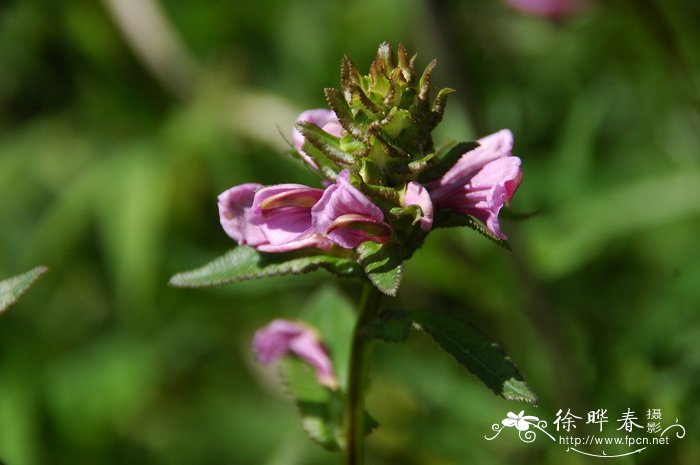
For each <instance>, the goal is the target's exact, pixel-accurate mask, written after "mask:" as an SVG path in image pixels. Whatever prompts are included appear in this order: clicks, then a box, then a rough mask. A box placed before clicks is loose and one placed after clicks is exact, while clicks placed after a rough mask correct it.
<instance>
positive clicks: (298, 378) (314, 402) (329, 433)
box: [281, 357, 342, 451]
mask: <svg viewBox="0 0 700 465" xmlns="http://www.w3.org/2000/svg"><path fill="white" fill-rule="evenodd" d="M281 372H282V377H283V380H284V383H285V385H286V387H287V389H288V392H289V394H290V395H291V396H292V398H293V399H294V401H295V402H296V404H297V407H298V408H299V414H300V415H301V425H302V428H304V430H305V431H306V433H307V434H308V435H309V437H310V438H311V439H312V440H313V441H315V442H316V443H318V444H319V445H321V446H322V447H324V448H326V449H328V450H334V451H335V450H340V444H339V443H338V440H337V436H338V435H339V434H341V433H342V403H341V402H340V400H339V399H337V398H336V397H337V394H335V393H333V392H332V391H330V390H329V389H326V388H324V387H323V386H321V385H320V384H318V382H317V381H316V374H315V373H314V370H313V369H312V368H311V367H310V366H309V365H307V364H306V363H305V362H303V361H301V360H299V359H296V358H292V357H286V358H285V360H284V361H283V362H282V364H281Z"/></svg>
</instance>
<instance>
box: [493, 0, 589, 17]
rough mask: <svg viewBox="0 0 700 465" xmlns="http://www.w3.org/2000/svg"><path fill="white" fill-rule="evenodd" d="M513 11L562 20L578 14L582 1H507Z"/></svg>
mask: <svg viewBox="0 0 700 465" xmlns="http://www.w3.org/2000/svg"><path fill="white" fill-rule="evenodd" d="M506 3H508V5H510V6H511V7H512V8H513V9H515V10H518V11H520V12H523V13H529V14H533V15H537V16H545V17H550V18H562V17H564V16H569V15H571V14H574V13H576V12H577V11H578V10H579V9H580V8H581V6H582V4H583V2H582V0H506Z"/></svg>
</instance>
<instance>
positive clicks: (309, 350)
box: [253, 319, 338, 389]
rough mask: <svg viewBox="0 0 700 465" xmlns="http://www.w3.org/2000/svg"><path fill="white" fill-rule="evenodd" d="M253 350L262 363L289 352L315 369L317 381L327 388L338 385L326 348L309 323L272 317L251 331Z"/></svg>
mask: <svg viewBox="0 0 700 465" xmlns="http://www.w3.org/2000/svg"><path fill="white" fill-rule="evenodd" d="M253 350H254V351H255V352H256V354H257V358H258V361H259V362H260V363H263V364H266V365H267V364H270V363H273V362H275V361H276V360H279V359H280V358H282V357H283V356H284V355H286V354H287V353H289V352H291V353H292V354H294V355H296V356H297V357H299V358H301V359H303V360H305V361H306V362H308V363H309V364H310V365H311V366H312V367H313V368H314V369H315V370H316V379H317V381H318V383H319V384H321V385H323V386H327V387H329V388H331V389H335V388H337V387H338V379H337V378H336V376H335V373H334V371H333V364H332V362H331V359H330V357H329V356H328V352H327V351H326V349H325V347H324V346H323V344H322V343H321V341H320V340H319V338H318V335H317V333H316V331H314V330H313V329H312V328H310V327H307V326H304V325H301V324H299V323H295V322H293V321H289V320H282V319H277V320H273V321H272V322H271V323H270V324H268V325H267V326H265V327H264V328H261V329H259V330H258V331H257V332H256V333H255V337H254V338H253Z"/></svg>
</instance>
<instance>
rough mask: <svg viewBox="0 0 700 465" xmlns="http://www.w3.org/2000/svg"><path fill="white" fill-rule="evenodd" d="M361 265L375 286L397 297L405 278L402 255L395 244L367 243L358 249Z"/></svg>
mask: <svg viewBox="0 0 700 465" xmlns="http://www.w3.org/2000/svg"><path fill="white" fill-rule="evenodd" d="M357 252H358V253H359V255H360V264H361V265H362V266H363V267H364V269H365V274H366V275H367V277H368V278H369V280H370V281H371V282H372V284H374V286H375V287H376V288H377V289H379V290H380V291H381V292H383V293H384V294H386V295H388V296H392V297H394V296H396V293H397V292H398V290H399V285H400V284H401V278H402V276H403V265H402V264H401V255H400V253H399V250H398V248H397V247H396V245H395V244H392V243H388V244H380V243H378V242H373V241H366V242H363V243H362V244H360V246H359V247H358V248H357Z"/></svg>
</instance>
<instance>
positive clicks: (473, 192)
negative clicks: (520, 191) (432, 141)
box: [429, 129, 522, 239]
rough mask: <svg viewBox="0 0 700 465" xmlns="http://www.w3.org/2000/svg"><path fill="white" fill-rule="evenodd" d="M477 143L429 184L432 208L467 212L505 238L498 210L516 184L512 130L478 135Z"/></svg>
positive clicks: (517, 168)
mask: <svg viewBox="0 0 700 465" xmlns="http://www.w3.org/2000/svg"><path fill="white" fill-rule="evenodd" d="M479 144H480V145H479V147H477V148H475V149H474V150H471V151H469V152H467V153H465V154H464V155H462V157H461V158H460V159H459V160H457V163H455V164H454V166H453V167H452V168H450V169H449V170H448V171H447V172H446V173H445V174H444V175H443V176H442V178H440V179H438V180H437V181H434V182H433V183H431V184H430V186H429V189H430V196H431V198H432V199H433V204H434V205H435V208H438V209H440V208H444V209H450V210H455V211H458V212H460V213H465V214H467V215H471V216H473V217H475V218H477V219H479V220H480V221H482V222H483V223H484V224H486V227H487V228H488V229H489V230H490V231H491V232H492V233H493V234H494V235H495V236H496V237H498V238H501V239H506V236H505V235H504V234H503V233H502V232H501V230H500V225H499V221H498V213H499V212H500V211H501V208H502V207H503V205H505V204H506V203H508V201H509V200H510V198H511V197H512V196H513V194H515V191H516V189H517V188H518V186H519V185H520V180H521V178H522V172H521V171H520V158H518V157H514V156H512V155H511V149H512V148H513V134H512V133H511V132H510V131H509V130H507V129H504V130H502V131H499V132H497V133H495V134H491V135H490V136H487V137H484V138H482V139H479Z"/></svg>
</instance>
